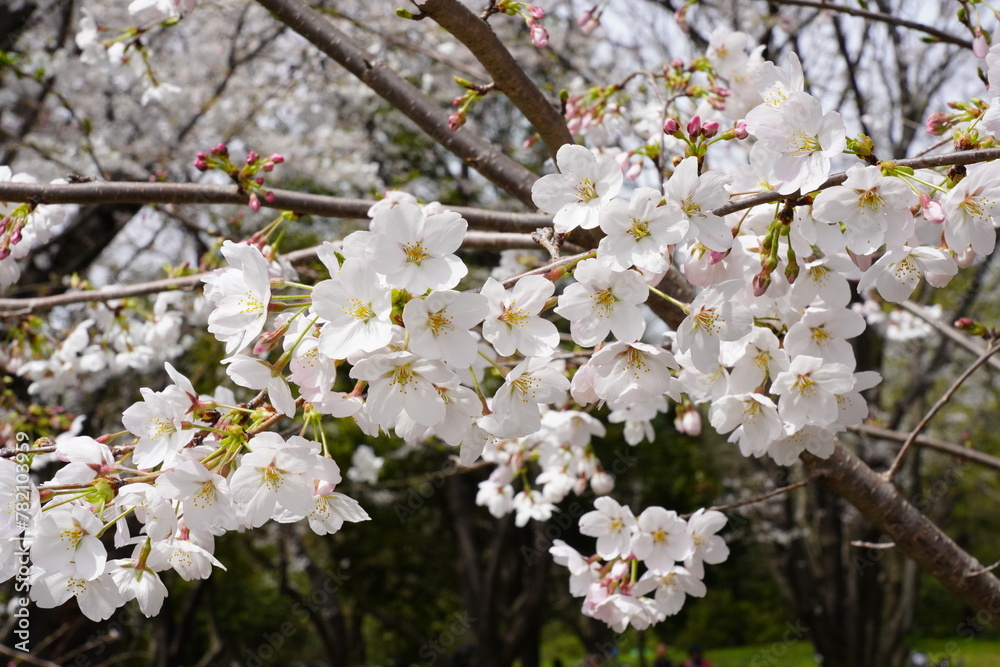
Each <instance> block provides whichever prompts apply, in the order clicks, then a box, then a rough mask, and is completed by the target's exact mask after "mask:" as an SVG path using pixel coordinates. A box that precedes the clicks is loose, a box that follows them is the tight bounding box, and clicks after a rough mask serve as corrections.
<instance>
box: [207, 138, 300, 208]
mask: <svg viewBox="0 0 1000 667" xmlns="http://www.w3.org/2000/svg"><path fill="white" fill-rule="evenodd" d="M284 161H285V158H284V157H283V156H281V155H279V154H278V153H272V154H271V155H270V156H269V157H266V158H265V157H262V156H260V155H258V154H257V153H255V152H254V151H250V152H249V153H247V156H246V159H245V160H244V163H243V165H241V166H239V167H237V166H236V164H234V163H233V161H232V160H231V159H230V157H229V149H228V148H227V147H226V145H225V144H219V145H217V146H216V147H215V148H213V149H211V150H210V151H209V152H208V153H203V152H199V153H198V154H197V155H196V156H195V160H194V168H195V169H197V170H198V171H210V170H212V169H219V170H221V171H224V172H225V173H226V175H227V176H229V178H230V179H231V180H232V181H233V183H236V185H238V186H239V187H240V189H241V190H242V191H243V192H246V193H247V194H249V196H250V199H249V205H250V208H252V209H253V210H254V211H259V210H260V200H261V198H263V199H264V200H265V201H267V202H271V201H274V194H273V193H272V192H271V191H270V190H265V189H264V177H263V176H260V175H259V174H260V172H265V173H269V172H271V171H273V170H274V166H275V165H277V164H281V163H282V162H284Z"/></svg>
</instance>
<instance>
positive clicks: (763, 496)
mask: <svg viewBox="0 0 1000 667" xmlns="http://www.w3.org/2000/svg"><path fill="white" fill-rule="evenodd" d="M817 477H818V475H810V476H809V477H807V478H805V479H804V480H802V481H801V482H795V483H794V484H789V485H788V486H782V487H781V488H778V489H775V490H773V491H768V492H767V493H762V494H760V495H757V496H754V497H753V498H747V499H746V500H739V501H737V502H735V503H729V504H728V505H713V506H712V507H709V508H707V510H706V511H711V510H716V511H718V512H722V511H725V510H733V509H736V508H737V507H744V506H746V505H753V504H755V503H759V502H763V501H765V500H767V499H768V498H773V497H775V496H780V495H781V494H783V493H788V492H789V491H794V490H795V489H799V488H802V487H803V486H807V485H809V484H812V483H813V482H814V481H816V478H817ZM692 516H694V513H693V512H692V513H691V514H683V515H681V518H682V519H690V518H691V517H692Z"/></svg>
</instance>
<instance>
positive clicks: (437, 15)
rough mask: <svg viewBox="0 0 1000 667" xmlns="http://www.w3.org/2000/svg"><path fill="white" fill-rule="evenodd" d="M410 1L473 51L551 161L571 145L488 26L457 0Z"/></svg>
mask: <svg viewBox="0 0 1000 667" xmlns="http://www.w3.org/2000/svg"><path fill="white" fill-rule="evenodd" d="M412 1H413V4H415V5H416V6H417V7H418V8H420V11H421V12H423V13H424V14H425V15H427V16H429V17H430V18H432V19H434V21H436V22H437V23H438V25H440V26H441V27H442V28H444V29H445V30H447V31H448V32H450V33H451V34H452V35H454V36H455V37H456V38H457V39H458V41H460V42H462V44H464V45H465V46H466V47H467V48H468V49H469V51H471V52H472V55H474V56H475V57H476V60H478V61H479V62H480V63H481V64H482V66H483V67H485V68H486V71H487V72H489V73H490V76H492V77H493V82H494V83H495V84H496V86H497V88H498V89H499V90H500V91H501V92H503V94H504V95H506V96H507V98H508V99H509V100H510V101H511V102H513V104H514V106H516V107H517V108H518V109H519V110H520V111H521V113H523V114H524V117H525V118H527V119H528V120H529V121H530V122H531V124H532V125H534V126H535V129H536V130H537V131H538V136H539V137H541V139H542V142H543V143H544V144H545V146H546V147H547V148H548V149H549V153H550V154H551V155H552V157H553V159H555V156H556V151H557V150H559V147H560V146H562V145H563V144H571V143H573V135H571V134H570V132H569V128H567V127H566V120H565V119H564V118H563V116H562V114H561V113H560V112H559V110H558V108H557V107H556V106H555V105H554V104H553V103H552V102H551V101H550V100H548V99H547V98H546V97H545V95H544V94H543V93H542V91H541V90H539V89H538V86H536V85H535V83H534V81H532V80H531V78H530V77H529V76H528V75H527V74H526V73H525V71H524V70H523V69H522V68H521V66H520V65H518V64H517V61H516V60H515V59H514V56H512V55H511V53H510V51H508V50H507V47H506V46H504V45H503V42H501V41H500V39H499V38H498V37H497V35H496V33H495V32H493V28H491V27H490V24H489V23H487V22H486V21H484V20H483V19H481V18H479V17H478V16H476V14H474V13H473V12H471V11H470V10H469V9H468V8H467V7H466V6H465V5H463V4H462V3H460V2H458V0H412Z"/></svg>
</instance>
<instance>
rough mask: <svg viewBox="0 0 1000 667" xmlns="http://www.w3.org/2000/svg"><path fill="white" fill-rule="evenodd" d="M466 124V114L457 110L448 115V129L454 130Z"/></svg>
mask: <svg viewBox="0 0 1000 667" xmlns="http://www.w3.org/2000/svg"><path fill="white" fill-rule="evenodd" d="M463 125H465V114H463V113H458V112H455V113H453V114H451V115H450V116H448V129H449V130H451V131H452V132H454V131H455V130H457V129H458V128H460V127H462V126H463Z"/></svg>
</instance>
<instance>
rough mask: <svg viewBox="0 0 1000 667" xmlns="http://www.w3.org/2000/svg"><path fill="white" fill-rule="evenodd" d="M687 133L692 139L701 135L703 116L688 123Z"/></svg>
mask: <svg viewBox="0 0 1000 667" xmlns="http://www.w3.org/2000/svg"><path fill="white" fill-rule="evenodd" d="M687 133H688V136H689V137H691V138H692V139H693V138H695V137H697V136H698V135H699V134H700V133H701V116H694V117H692V118H691V120H690V121H688V126H687Z"/></svg>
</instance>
